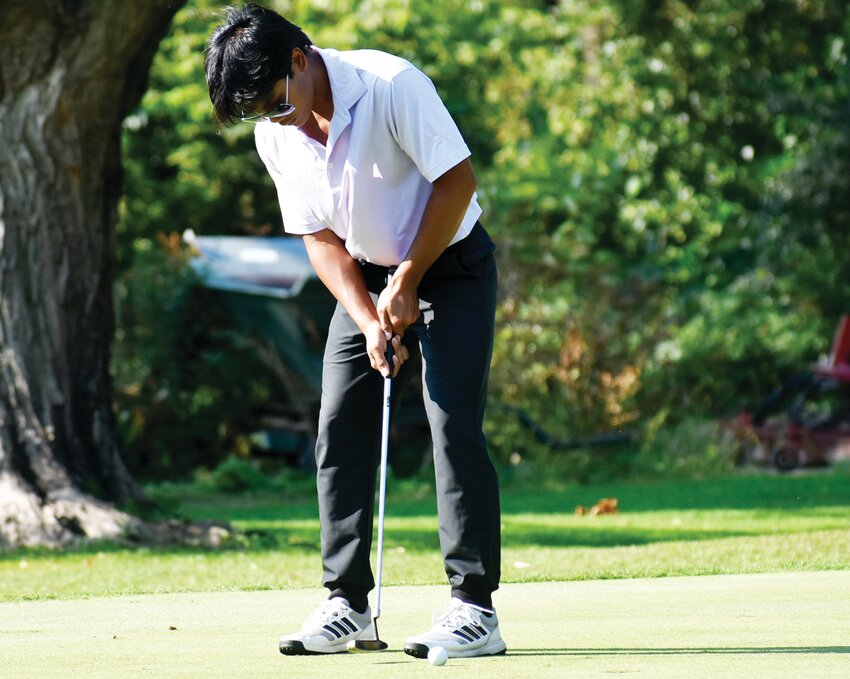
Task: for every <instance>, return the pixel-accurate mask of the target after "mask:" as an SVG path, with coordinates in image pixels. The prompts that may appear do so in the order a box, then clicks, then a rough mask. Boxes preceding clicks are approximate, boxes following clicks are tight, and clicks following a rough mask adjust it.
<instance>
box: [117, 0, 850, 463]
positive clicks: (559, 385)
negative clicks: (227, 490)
mask: <svg viewBox="0 0 850 679" xmlns="http://www.w3.org/2000/svg"><path fill="white" fill-rule="evenodd" d="M272 5H273V6H274V7H276V8H277V9H278V10H280V11H281V12H283V13H284V14H286V15H288V16H290V17H291V18H293V19H295V20H296V21H297V22H298V23H299V24H300V25H302V26H303V27H304V28H305V30H306V31H307V33H308V34H309V35H310V36H311V37H312V38H313V39H314V40H315V42H316V43H317V44H319V45H322V46H332V47H337V48H339V49H351V48H378V49H385V50H388V51H391V52H394V53H397V54H400V55H402V56H404V57H407V58H409V59H411V60H412V61H414V62H415V63H416V64H417V65H419V66H420V67H422V68H423V70H424V71H425V72H426V73H427V74H428V75H430V76H431V77H432V78H433V80H434V82H435V84H436V86H437V88H438V90H439V92H440V94H441V96H442V97H443V99H444V100H445V101H446V103H447V106H448V107H449V109H450V111H451V112H452V114H453V116H454V117H455V119H456V120H457V121H458V123H459V126H460V128H461V130H462V132H463V133H464V136H465V137H466V138H467V139H468V140H469V143H470V147H471V148H472V151H473V162H474V163H475V166H476V172H477V175H478V179H479V194H480V199H481V201H482V203H483V205H484V208H485V216H484V221H485V223H486V225H487V227H488V229H490V231H491V232H492V233H493V235H494V237H495V239H496V241H497V243H498V245H499V258H500V271H501V291H500V308H499V315H498V326H497V338H496V349H495V354H494V361H493V370H492V382H491V396H492V401H493V403H494V404H496V405H498V404H502V405H510V406H516V407H521V408H523V409H524V410H527V411H528V412H529V413H530V414H531V415H532V417H533V418H534V419H535V420H536V421H538V422H539V423H540V425H541V426H542V427H543V428H544V429H546V430H547V431H551V432H553V433H556V434H558V435H564V436H566V435H567V434H568V435H569V436H571V437H580V436H583V435H586V434H591V433H595V432H604V431H610V430H619V429H636V430H638V431H642V430H646V429H650V430H651V429H652V427H653V426H654V425H653V424H652V423H653V422H657V420H653V418H654V417H655V416H656V414H657V413H659V412H663V413H665V417H664V426H665V427H673V429H671V432H670V434H669V437H668V438H666V439H665V438H664V435H662V434H661V433H659V434H658V436H656V437H655V438H652V439H651V440H652V441H653V442H654V443H653V445H664V446H666V445H667V444H665V443H664V441H669V445H670V450H669V454H670V455H672V456H673V457H672V458H671V460H672V459H675V456H676V455H679V454H680V453H681V450H680V448H679V446H680V442H679V439H677V436H682V437H683V438H682V441H684V439H685V438H687V437H685V436H684V434H680V433H677V432H678V431H679V430H678V429H677V428H676V427H681V430H682V431H688V430H692V433H693V434H694V435H693V437H692V438H693V440H703V441H704V443H705V445H706V446H709V448H710V446H711V445H713V444H712V443H711V442H710V437H708V438H706V436H703V435H701V434H700V435H698V434H699V432H700V431H701V429H700V428H699V426H697V425H695V424H694V422H700V421H704V420H708V419H711V418H716V417H720V416H724V415H726V414H728V413H729V412H730V411H731V410H734V409H736V408H740V407H742V406H744V405H746V404H749V403H752V402H753V401H755V400H757V399H758V398H759V397H760V396H762V395H763V394H765V393H766V392H768V391H769V390H770V389H771V388H772V387H773V386H775V385H776V384H778V383H780V382H781V381H782V378H783V377H785V376H786V375H788V374H790V373H791V372H795V371H796V370H798V369H799V368H800V367H802V366H804V365H805V364H807V363H809V362H811V361H813V360H815V359H816V358H817V356H818V354H820V353H823V352H825V351H826V350H827V349H828V346H829V341H830V338H831V336H832V329H833V327H834V324H835V322H836V320H837V316H838V314H839V313H841V312H845V311H847V310H850V278H848V277H847V275H846V272H847V271H848V270H850V231H848V229H847V227H846V225H847V223H848V222H849V221H850V192H848V191H847V190H846V177H847V176H848V174H850V167H848V162H850V125H848V116H847V105H846V102H847V101H848V97H850V67H849V66H848V54H847V36H848V35H850V7H848V5H847V3H846V2H838V1H837V0H823V1H819V2H790V1H785V0H783V1H781V2H774V3H765V2H763V0H706V1H705V2H701V3H697V4H694V3H683V2H680V1H679V0H665V1H664V2H650V1H649V0H628V2H626V1H625V0H605V1H604V2H590V1H589V0H559V1H558V2H546V1H543V0H540V1H537V0H534V1H530V2H529V1H526V0H516V1H510V2H503V1H502V0H479V1H477V2H472V3H470V2H461V1H460V0H442V1H440V2H433V3H416V4H415V5H414V4H413V3H403V2H398V0H370V1H369V2H355V3H353V5H352V3H349V2H343V0H325V1H323V2H321V3H312V2H307V1H306V0H289V1H286V2H284V1H280V2H273V3H272ZM217 7H218V5H216V4H215V3H213V2H212V1H211V0H192V1H191V2H190V3H189V4H188V5H187V6H186V7H185V8H184V9H183V10H182V11H181V12H180V13H179V14H178V15H177V18H176V19H175V23H174V27H173V30H172V33H171V34H170V35H169V36H168V37H167V38H166V40H165V41H164V42H163V45H162V48H161V53H160V55H159V56H158V57H157V59H156V61H155V64H154V68H153V72H152V75H151V88H150V91H149V92H148V94H147V95H146V96H145V98H144V100H143V102H142V104H141V107H140V108H139V110H138V111H136V112H134V113H133V115H132V116H130V117H129V118H128V121H127V125H126V126H125V139H124V142H125V147H126V149H127V155H126V161H127V163H126V164H127V196H126V200H125V203H124V211H123V214H122V221H121V228H120V233H121V235H122V240H121V245H122V257H121V262H122V265H124V266H133V267H135V266H136V263H135V258H136V251H137V249H138V248H136V247H135V246H134V245H133V243H134V240H135V239H141V241H142V242H145V241H149V240H151V239H152V238H153V234H154V233H155V232H156V231H158V230H165V231H168V230H171V229H172V228H175V226H176V225H179V227H178V228H184V227H186V226H192V227H193V228H194V229H195V230H196V231H197V232H198V233H210V232H215V233H250V232H256V231H261V232H269V231H274V230H276V229H278V228H279V223H280V222H279V214H278V207H277V202H276V196H275V192H274V189H273V186H272V184H271V182H270V180H269V179H268V178H267V177H266V176H265V171H264V169H263V168H262V165H261V163H259V161H258V160H257V158H256V154H255V152H254V150H253V146H252V140H251V135H250V132H251V131H250V129H248V128H247V127H239V126H237V127H235V128H232V129H228V130H222V131H219V130H217V129H216V127H215V125H214V124H213V123H212V121H211V118H210V106H209V103H208V102H207V98H206V92H205V90H204V83H203V76H202V73H201V61H202V53H201V47H202V45H203V44H204V41H205V40H206V37H207V35H208V33H209V31H210V29H211V28H212V26H213V25H214V24H215V23H217V21H218V17H217V16H216V9H217ZM140 265H143V263H140ZM138 275H139V276H140V275H141V274H138ZM172 340H173V341H174V342H175V343H177V342H178V338H177V335H175V336H174V337H173V338H172ZM162 341H163V342H164V341H165V339H164V338H163V340H162ZM175 346H176V344H175ZM163 358H164V356H163ZM225 363H227V362H226V361H225ZM156 365H157V368H156V370H160V369H161V370H164V371H166V372H167V371H168V370H170V368H168V367H167V366H165V363H164V362H162V363H157V364H156ZM246 365H248V364H246ZM243 373H244V374H249V372H248V370H247V369H245V370H243ZM250 374H252V375H254V374H255V373H254V372H253V371H251V373H250ZM257 374H259V375H261V374H262V373H261V372H260V373H257ZM197 378H198V379H199V380H200V384H201V385H204V382H203V380H204V379H205V376H204V375H203V373H201V372H199V373H198V375H197ZM151 379H152V381H153V383H156V382H157V381H158V380H164V381H168V380H167V379H165V378H160V377H157V376H156V375H153V376H152V377H151ZM183 388H186V387H183ZM213 391H214V390H213ZM261 391H262V390H260V392H261ZM156 393H157V392H156V391H154V392H152V394H153V395H155V394H156ZM252 393H253V394H254V395H255V396H256V395H257V394H258V393H259V392H258V391H257V390H256V388H254V390H253V392H252V388H250V387H247V386H246V387H243V394H242V395H243V396H244V397H245V398H246V399H250V398H251V397H252ZM204 394H206V396H204ZM198 396H199V397H200V398H202V399H203V398H206V400H207V401H208V402H209V403H213V402H215V400H216V397H215V395H210V393H209V391H208V390H205V387H204V386H201V387H200V388H199V389H198ZM192 408H195V409H196V410H197V409H199V408H200V406H199V405H198V404H194V405H190V406H189V407H188V409H187V412H189V411H191V409H192ZM210 408H212V409H213V410H214V408H213V407H212V406H210ZM491 412H492V413H498V408H495V409H491ZM491 417H492V418H493V419H492V420H491V421H490V422H489V423H488V433H489V436H490V439H491V441H492V442H493V445H494V450H495V451H496V452H497V454H498V457H499V460H500V461H501V462H503V463H507V462H508V460H509V459H510V458H511V456H512V455H513V454H514V453H515V452H517V451H521V454H522V455H523V456H524V459H529V458H532V457H534V456H535V455H539V456H540V457H541V459H546V455H547V454H546V447H545V446H543V445H541V444H540V442H539V441H537V440H535V439H534V437H533V436H531V435H530V434H529V432H528V431H527V430H525V429H524V428H523V427H522V426H521V425H520V424H518V423H517V422H515V421H513V420H512V419H510V418H507V419H502V418H500V417H499V415H491ZM125 420H126V421H129V419H128V418H125ZM229 426H230V425H228V427H229ZM167 431H169V429H163V430H161V434H162V435H165V434H166V433H167ZM227 431H228V432H229V433H228V434H227V435H224V434H222V435H221V436H218V440H225V439H228V437H229V439H230V440H231V441H233V440H234V434H233V431H234V430H232V429H227ZM653 436H655V434H653ZM647 441H650V439H647ZM170 445H172V443H171V442H168V443H166V440H165V438H163V439H161V440H158V441H154V439H153V438H151V439H149V440H148V446H149V447H150V448H151V449H155V450H163V451H164V450H165V449H167V448H168V447H169V446H170ZM646 445H649V443H647V444H646ZM681 445H684V443H682V444H681ZM707 450H709V449H707ZM709 452H710V451H709ZM134 454H135V455H137V456H138V455H139V453H138V452H137V453H134ZM163 454H164V453H163ZM647 455H649V453H647ZM219 459H220V458H219ZM582 464H583V463H582ZM582 464H575V465H573V467H575V468H580V467H582ZM587 464H588V465H589V467H588V468H590V467H592V466H593V465H594V464H596V463H595V462H593V461H591V460H590V459H588V462H587ZM682 464H683V468H691V466H692V465H691V462H690V461H689V462H686V463H682ZM694 464H696V463H694ZM712 464H713V463H712ZM669 466H672V467H675V466H676V464H674V463H673V462H670V465H669ZM162 468H163V469H164V466H163V467H162ZM694 469H695V470H696V468H695V467H694ZM564 473H566V472H564ZM593 473H595V472H593ZM695 473H696V471H695Z"/></svg>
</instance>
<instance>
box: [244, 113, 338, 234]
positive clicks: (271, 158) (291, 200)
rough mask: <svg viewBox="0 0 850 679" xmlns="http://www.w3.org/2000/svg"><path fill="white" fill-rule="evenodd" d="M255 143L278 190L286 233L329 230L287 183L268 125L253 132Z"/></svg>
mask: <svg viewBox="0 0 850 679" xmlns="http://www.w3.org/2000/svg"><path fill="white" fill-rule="evenodd" d="M254 142H255V144H256V146H257V153H258V154H259V156H260V159H261V160H262V161H263V164H264V165H265V166H266V170H268V173H269V175H271V178H272V181H274V185H275V188H276V189H277V200H278V203H279V205H280V216H281V218H282V219H283V230H284V231H285V232H286V233H290V234H293V235H296V236H304V235H307V234H310V233H316V232H317V231H321V230H322V229H326V228H327V225H326V224H323V223H322V222H321V221H320V220H319V218H318V217H317V216H316V214H315V213H314V212H313V211H312V210H311V209H310V208H309V206H308V205H307V201H305V200H304V196H302V195H299V190H298V188H297V187H295V186H292V185H291V184H290V182H288V181H287V179H286V177H285V176H284V174H283V172H281V171H280V170H279V169H278V167H277V159H278V158H279V153H278V147H277V141H276V139H275V136H274V135H272V134H270V133H269V130H268V126H267V125H264V124H263V123H259V124H258V125H257V126H256V129H255V130H254Z"/></svg>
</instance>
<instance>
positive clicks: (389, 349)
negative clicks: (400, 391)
mask: <svg viewBox="0 0 850 679" xmlns="http://www.w3.org/2000/svg"><path fill="white" fill-rule="evenodd" d="M395 270H396V267H394V266H391V267H390V268H389V269H387V285H389V284H390V281H391V280H392V279H393V274H394V273H395ZM393 337H395V335H393ZM393 356H395V349H393V338H392V337H390V339H389V341H388V342H387V348H386V351H384V358H386V359H387V363H388V364H389V366H390V374H392V371H393Z"/></svg>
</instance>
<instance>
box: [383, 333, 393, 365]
mask: <svg viewBox="0 0 850 679" xmlns="http://www.w3.org/2000/svg"><path fill="white" fill-rule="evenodd" d="M393 337H395V335H393ZM393 356H395V349H393V340H392V338H390V340H389V341H388V342H387V349H386V351H385V352H384V358H386V359H387V363H389V364H390V370H392V367H393Z"/></svg>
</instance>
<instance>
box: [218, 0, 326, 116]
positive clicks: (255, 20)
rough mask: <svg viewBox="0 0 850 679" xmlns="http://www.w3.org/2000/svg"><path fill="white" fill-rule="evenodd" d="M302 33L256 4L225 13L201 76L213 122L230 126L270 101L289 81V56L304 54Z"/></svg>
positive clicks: (305, 44)
mask: <svg viewBox="0 0 850 679" xmlns="http://www.w3.org/2000/svg"><path fill="white" fill-rule="evenodd" d="M312 44H313V43H312V42H310V38H308V37H307V36H306V35H305V33H304V31H302V30H301V29H300V28H299V27H298V26H296V25H295V24H293V23H292V22H290V21H287V20H286V19H284V18H283V17H282V16H280V14H278V13H277V12H274V11H273V10H270V9H268V8H266V7H261V6H260V5H256V4H254V3H250V4H248V5H245V7H242V8H238V7H227V8H226V9H225V13H224V21H223V22H222V24H221V25H220V26H218V27H217V28H216V29H215V30H214V31H213V32H212V34H211V35H210V39H209V40H208V41H207V48H206V56H205V58H204V72H205V73H206V76H207V85H208V86H209V90H210V101H212V105H213V111H214V112H215V117H216V118H217V119H218V120H219V122H221V123H222V124H225V125H229V124H231V123H233V122H235V121H236V120H238V119H239V118H240V117H241V116H242V113H243V111H246V109H247V108H248V107H249V106H250V105H251V104H254V103H256V102H260V101H263V100H265V99H267V98H268V97H269V95H270V94H271V92H272V90H273V89H274V85H275V83H276V82H277V81H278V80H280V79H282V78H285V77H286V76H291V75H292V50H294V49H296V48H301V49H302V50H304V52H305V53H307V50H308V49H309V48H310V46H311V45H312Z"/></svg>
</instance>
